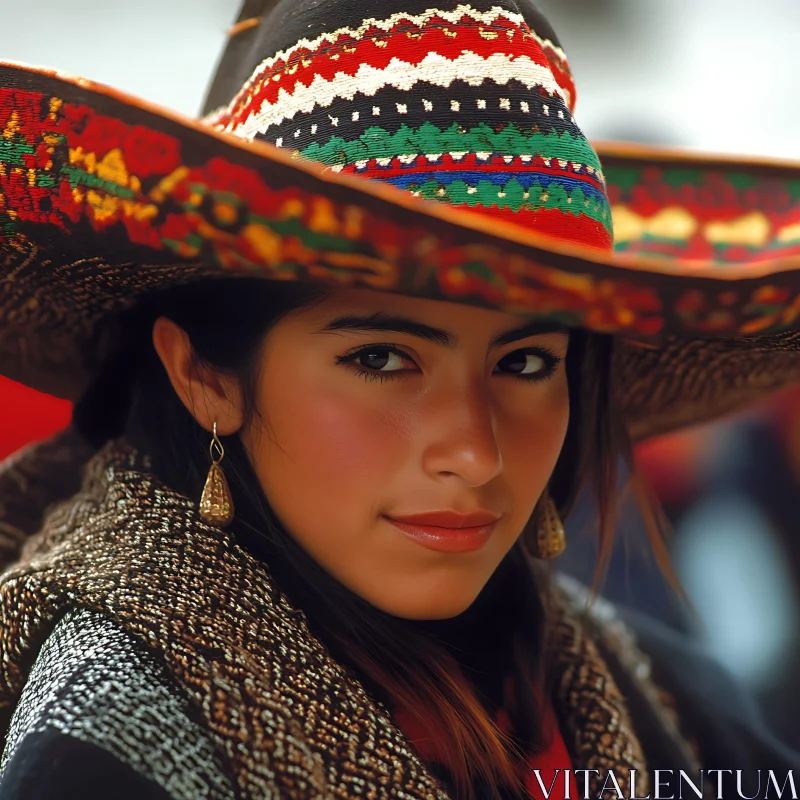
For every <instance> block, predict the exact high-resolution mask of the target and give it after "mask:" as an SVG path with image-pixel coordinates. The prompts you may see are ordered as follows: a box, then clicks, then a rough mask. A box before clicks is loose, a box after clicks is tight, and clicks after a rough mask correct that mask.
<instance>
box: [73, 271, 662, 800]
mask: <svg viewBox="0 0 800 800" xmlns="http://www.w3.org/2000/svg"><path fill="white" fill-rule="evenodd" d="M330 291H331V289H329V288H327V287H324V286H321V285H312V284H308V283H298V282H271V281H263V280H260V279H251V278H241V279H236V280H231V279H223V280H222V282H220V281H216V280H206V281H201V282H199V283H197V284H190V285H188V286H184V287H180V288H177V289H172V290H168V291H166V292H163V293H161V294H159V295H155V296H153V297H151V298H149V299H147V300H145V301H144V302H142V303H140V304H139V305H138V306H137V307H136V308H135V309H134V310H133V311H132V312H131V313H130V314H129V318H128V320H126V322H125V326H124V327H125V329H127V330H128V331H130V335H129V336H128V338H127V340H126V342H125V344H124V345H123V346H121V347H120V349H119V350H118V351H117V352H116V354H115V356H114V357H113V358H112V359H111V360H110V361H109V362H108V364H107V365H106V366H105V368H104V369H103V370H102V372H101V373H100V375H99V377H98V379H97V380H96V382H95V383H94V384H93V385H92V386H91V387H90V389H89V390H88V391H87V392H86V393H85V395H84V396H83V397H82V398H81V400H80V401H79V402H78V403H77V404H76V406H75V409H74V422H75V425H76V426H77V427H78V429H79V431H81V432H82V433H83V435H84V436H86V437H87V438H88V439H90V440H91V441H92V442H93V443H94V444H95V446H100V445H101V444H103V443H104V442H105V441H107V440H108V439H109V438H112V437H116V436H119V435H121V434H125V435H126V436H127V437H128V439H129V440H130V441H131V443H132V444H134V445H135V446H136V447H138V448H139V449H140V450H142V451H143V452H146V453H147V454H149V455H150V457H151V458H152V459H153V467H154V471H155V472H156V474H157V475H158V476H159V477H160V478H161V479H162V480H163V481H164V482H165V483H166V484H167V485H169V486H170V487H171V488H173V489H174V490H176V491H178V492H180V493H182V494H184V495H186V496H188V497H191V498H199V497H200V494H201V492H202V488H203V485H204V482H205V479H206V475H207V473H208V467H209V453H208V446H209V441H210V440H209V435H208V433H207V432H206V431H205V430H203V429H202V428H201V427H200V426H199V425H198V424H197V422H196V421H195V419H194V417H193V416H192V415H191V414H190V413H189V412H188V411H187V410H186V408H185V406H184V405H183V403H182V402H181V401H180V399H179V398H178V396H177V395H176V393H175V392H174V390H173V388H172V385H171V383H170V381H169V378H168V376H167V373H166V370H165V369H164V367H163V365H162V363H161V361H160V359H159V358H158V355H157V353H156V351H155V348H154V347H153V345H152V327H153V323H154V322H155V320H156V319H157V318H158V317H159V316H166V317H168V318H170V319H172V320H173V321H174V322H175V323H176V324H178V325H179V326H180V327H181V328H183V329H184V330H185V331H186V332H187V334H188V335H189V338H190V341H191V343H192V346H193V348H194V352H195V357H196V360H197V364H198V365H199V364H201V363H203V364H206V365H209V366H211V367H213V368H214V369H215V370H217V371H219V372H227V373H230V374H233V375H236V376H237V377H238V378H239V379H240V381H241V385H242V387H243V400H244V402H245V403H246V407H245V420H246V423H247V421H248V420H250V419H252V416H253V415H256V414H259V411H258V409H257V408H256V407H255V403H254V398H255V387H256V384H257V380H258V365H259V357H260V351H261V345H262V343H263V341H264V337H265V336H266V334H267V333H268V332H269V330H270V329H271V328H272V326H273V325H274V324H275V323H276V322H277V321H278V320H279V319H280V318H281V317H283V316H285V315H286V314H287V313H289V312H290V311H292V310H294V309H298V308H301V307H307V306H309V305H313V304H314V303H316V302H318V301H319V300H322V299H324V298H325V297H326V296H327V295H328V294H329V293H330ZM612 349H613V340H612V339H611V337H608V336H605V335H601V334H594V333H589V332H587V331H584V330H581V329H573V330H572V331H571V333H570V342H569V348H568V354H567V360H566V370H567V380H568V384H569V396H570V406H571V413H570V420H569V426H568V430H567V435H566V439H565V443H564V446H563V448H562V451H561V453H560V456H559V458H558V462H557V464H556V467H555V470H554V472H553V475H552V477H551V481H550V484H549V488H550V493H551V496H552V497H553V499H554V500H555V502H556V505H557V506H558V508H559V510H560V512H561V513H562V515H566V514H567V513H568V512H569V509H570V508H571V506H572V505H573V503H574V501H575V499H576V497H577V495H578V492H579V490H580V489H581V487H582V486H584V485H587V486H588V487H589V488H590V489H593V493H594V497H595V500H596V502H597V506H598V509H599V520H600V533H599V537H600V558H599V560H598V571H597V572H596V580H595V584H596V583H597V577H598V576H599V574H600V571H601V570H602V568H603V566H604V565H605V564H607V561H608V558H609V556H610V553H611V547H612V544H613V535H614V524H615V513H616V503H615V498H616V490H617V463H618V460H619V458H620V456H622V458H623V459H625V460H627V461H628V462H629V464H631V466H632V463H631V451H630V443H629V441H628V439H627V435H626V434H625V430H624V426H623V425H622V423H621V421H620V416H619V414H617V412H616V410H615V408H614V405H613V388H612V386H611V358H612ZM223 443H224V446H225V452H226V456H225V472H226V475H227V477H228V480H229V483H230V487H231V492H232V495H233V500H234V507H235V509H236V516H235V519H234V522H233V523H232V526H231V532H232V534H233V535H234V536H235V537H236V540H237V541H238V542H239V543H240V544H241V545H242V546H243V547H246V548H248V549H249V550H251V552H253V553H255V554H257V555H258V557H259V558H262V559H264V560H265V561H266V563H268V564H269V565H270V571H271V573H272V575H273V577H274V580H275V582H276V585H277V586H278V587H279V588H280V590H281V591H283V592H284V593H285V594H286V595H287V596H288V597H289V599H290V600H291V601H292V602H293V603H294V604H295V605H297V606H299V607H300V608H302V609H303V610H304V611H305V612H306V616H307V617H308V620H309V624H310V625H311V627H312V630H313V631H314V632H315V635H317V636H318V637H319V638H320V640H321V641H323V642H324V643H325V644H326V645H327V646H328V648H329V649H330V650H331V652H332V654H333V655H334V657H336V658H337V659H338V660H340V661H341V662H343V663H346V664H348V665H350V666H351V667H352V668H354V669H355V670H356V672H357V674H359V676H360V677H361V679H362V682H363V683H364V685H365V686H366V687H367V688H368V689H369V690H370V691H372V692H373V693H374V695H375V696H377V697H379V698H381V699H383V700H389V701H390V702H391V703H398V704H402V706H403V707H404V708H406V709H409V710H411V711H412V713H414V714H416V715H417V717H418V718H419V720H420V721H421V722H422V723H423V724H424V725H425V726H426V727H427V729H428V730H435V731H438V732H439V733H440V734H441V736H440V738H439V743H440V744H441V745H442V747H443V758H444V767H445V770H446V773H445V774H446V775H447V777H448V778H449V780H450V781H452V783H453V784H454V786H455V787H456V794H457V796H458V797H464V798H472V797H473V796H474V794H473V788H472V787H473V786H474V785H477V784H478V783H483V784H484V785H486V786H488V788H489V790H490V791H491V792H493V793H494V794H495V795H499V793H500V792H501V790H502V791H504V792H505V795H504V796H506V797H508V796H509V793H510V795H511V796H514V797H520V798H523V797H527V796H528V795H527V793H526V791H525V787H524V781H525V774H526V772H527V770H526V769H525V768H524V767H523V768H520V767H519V766H514V765H515V764H520V762H521V763H522V764H523V765H524V764H525V757H526V752H530V749H531V748H539V747H542V746H544V745H545V744H546V743H545V742H544V741H543V738H542V731H541V709H540V708H539V706H538V703H537V701H536V695H537V690H538V691H539V692H541V691H542V690H546V684H547V682H548V681H549V680H550V678H551V676H550V675H549V671H548V664H547V663H546V658H545V650H544V645H545V639H546V633H547V632H546V621H547V613H546V609H545V606H544V599H543V598H544V592H543V588H544V583H545V581H546V579H547V574H546V572H545V570H544V569H543V568H542V567H541V565H539V564H538V563H536V562H534V561H532V560H531V559H530V558H529V556H528V555H527V554H526V553H525V551H524V549H523V547H522V546H521V544H520V542H519V541H518V542H517V544H515V546H514V547H513V548H512V552H511V553H510V554H509V556H508V558H507V562H508V563H507V564H505V562H504V565H503V567H504V569H506V568H507V569H509V570H511V572H512V573H513V575H515V576H516V578H515V581H514V586H513V592H514V595H513V598H512V601H511V602H512V603H513V605H514V607H515V608H516V609H517V614H516V623H515V624H514V625H515V627H514V628H513V629H512V631H511V637H512V640H513V658H514V670H515V673H516V681H515V686H516V692H515V697H514V702H513V705H512V707H511V708H510V709H508V711H509V717H510V721H511V725H512V730H513V733H514V738H511V737H507V736H505V735H504V734H503V733H502V732H500V731H499V730H498V728H497V727H496V726H495V724H494V723H493V722H492V720H491V719H490V717H489V714H488V713H487V711H486V710H485V709H484V707H483V706H482V704H481V702H480V701H479V699H478V697H477V695H476V693H475V691H474V689H473V688H472V687H471V684H470V683H469V681H468V680H467V679H466V677H465V674H464V672H463V670H462V669H460V667H459V665H458V662H457V660H456V658H455V657H454V655H453V654H452V653H451V652H450V650H449V649H448V648H447V647H446V646H445V645H444V644H443V643H442V642H441V641H439V640H438V639H437V638H436V637H435V636H431V635H427V634H426V633H425V632H424V630H421V629H420V628H419V627H416V626H414V625H412V624H408V622H407V621H405V620H402V619H399V618H397V617H394V616H391V615H389V614H386V613H384V612H382V611H380V610H379V609H377V608H375V607H374V606H372V605H371V604H369V603H368V602H367V601H365V600H364V599H362V598H361V597H359V596H358V595H356V594H355V593H353V592H351V591H350V590H349V589H347V588H346V587H345V586H343V585H342V584H341V583H340V582H339V581H337V580H336V579H335V578H333V577H332V576H331V575H329V574H328V573H327V572H326V571H325V570H323V569H322V568H321V567H320V566H319V565H318V564H317V563H316V562H315V561H314V560H313V559H312V558H311V557H310V556H309V555H308V554H307V553H306V552H305V551H304V550H303V549H302V548H301V547H300V545H299V544H297V542H296V541H295V540H294V538H293V537H292V536H291V535H290V534H289V533H288V532H287V531H286V530H285V529H284V528H283V527H282V525H281V523H280V522H279V520H278V519H277V518H276V516H275V514H274V512H273V511H272V509H271V507H270V505H269V503H268V501H267V498H266V496H265V495H264V492H263V490H262V488H261V485H260V483H259V481H258V478H257V476H256V474H255V472H254V470H253V468H252V466H251V463H250V461H249V459H248V456H247V453H246V452H245V449H244V447H243V445H242V443H241V441H240V439H239V437H238V436H235V435H234V436H230V437H224V438H223ZM534 516H535V515H534ZM532 519H533V518H532ZM659 534H660V530H656V529H655V528H654V529H653V532H652V534H651V535H653V536H658V535H659ZM521 538H522V537H521ZM656 551H657V555H658V554H659V552H663V547H662V548H661V551H659V548H658V546H657V547H656ZM659 563H661V556H659ZM663 566H665V565H664V564H662V567H663ZM667 571H669V567H668V565H667ZM334 598H335V600H334ZM523 625H524V631H523V630H521V627H522V626H523Z"/></svg>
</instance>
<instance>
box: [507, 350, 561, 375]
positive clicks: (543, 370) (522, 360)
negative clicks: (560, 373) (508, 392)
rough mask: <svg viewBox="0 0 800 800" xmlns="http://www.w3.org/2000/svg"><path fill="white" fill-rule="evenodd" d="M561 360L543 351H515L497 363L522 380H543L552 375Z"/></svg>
mask: <svg viewBox="0 0 800 800" xmlns="http://www.w3.org/2000/svg"><path fill="white" fill-rule="evenodd" d="M560 360H561V359H560V358H558V356H556V355H555V354H554V353H551V352H550V351H549V350H545V349H539V348H537V349H535V350H515V351H514V352H513V353H509V354H508V355H507V356H505V357H503V358H501V359H500V361H498V362H497V366H498V367H500V366H501V365H502V366H503V367H504V368H506V369H508V370H509V371H510V372H511V374H513V375H515V376H517V377H519V378H520V379H522V380H528V381H534V380H544V379H545V378H549V377H550V375H552V374H553V372H554V370H555V368H556V367H557V366H558V362H559V361H560Z"/></svg>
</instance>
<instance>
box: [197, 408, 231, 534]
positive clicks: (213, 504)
mask: <svg viewBox="0 0 800 800" xmlns="http://www.w3.org/2000/svg"><path fill="white" fill-rule="evenodd" d="M215 445H216V448H217V450H218V451H219V460H215V459H214V446H215ZM208 450H209V453H210V454H211V469H209V470H208V478H206V485H205V486H204V487H203V495H202V497H201V498H200V516H201V517H202V518H203V519H204V520H205V521H206V522H208V523H209V524H210V525H216V526H217V527H219V528H224V527H225V526H226V525H228V524H230V522H231V520H232V519H233V498H232V497H231V490H230V487H229V486H228V481H227V479H226V478H225V473H224V472H223V471H222V467H220V463H221V461H222V459H223V458H224V457H225V448H224V447H223V446H222V442H221V441H220V440H219V437H218V436H217V423H216V422H214V438H213V439H212V440H211V444H210V445H209V448H208Z"/></svg>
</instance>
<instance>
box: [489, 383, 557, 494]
mask: <svg viewBox="0 0 800 800" xmlns="http://www.w3.org/2000/svg"><path fill="white" fill-rule="evenodd" d="M540 388H541V392H536V397H535V398H533V399H532V400H528V401H527V402H523V401H521V402H518V403H515V404H514V406H512V407H511V408H510V409H509V410H508V412H507V414H506V416H505V418H504V424H503V439H504V443H503V460H504V464H505V467H506V471H507V475H508V480H509V482H510V483H511V484H512V485H513V486H514V488H515V489H516V491H517V496H518V497H520V498H521V497H525V498H526V501H525V504H524V505H525V507H526V508H527V507H528V506H530V507H531V509H532V507H533V505H534V504H535V503H536V501H537V500H538V498H539V495H540V494H541V492H542V490H543V489H544V487H545V486H546V484H547V482H548V480H549V479H550V475H551V473H552V471H553V469H554V468H555V465H556V462H557V461H558V457H559V455H560V454H561V448H562V447H563V444H564V438H565V437H566V433H567V426H568V425H569V414H570V409H569V391H568V388H567V380H566V375H564V374H559V375H558V376H555V377H553V378H552V379H551V381H550V382H548V383H546V384H544V385H543V386H542V387H540Z"/></svg>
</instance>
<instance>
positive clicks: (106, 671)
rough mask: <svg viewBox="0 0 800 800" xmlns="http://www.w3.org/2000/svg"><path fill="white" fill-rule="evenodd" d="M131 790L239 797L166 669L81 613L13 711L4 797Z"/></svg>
mask: <svg viewBox="0 0 800 800" xmlns="http://www.w3.org/2000/svg"><path fill="white" fill-rule="evenodd" d="M55 786H58V787H59V791H60V792H61V793H60V794H53V787H55ZM123 786H124V787H125V790H126V791H131V792H134V793H133V794H130V795H124V796H125V797H127V796H130V797H134V796H136V797H147V798H154V800H162V799H163V800H166V799H167V798H172V799H173V800H194V798H208V799H209V800H230V799H231V798H233V797H234V791H233V788H232V786H231V784H230V781H229V779H228V778H227V776H226V775H225V772H224V769H223V768H222V765H221V762H220V759H219V758H218V754H217V752H216V750H215V747H214V743H213V741H212V740H211V738H210V736H209V734H208V732H207V731H206V730H205V729H204V728H203V726H202V725H201V723H200V721H199V719H198V718H197V717H196V715H195V712H194V709H193V708H192V706H191V703H190V701H189V699H188V698H187V697H186V696H185V694H184V693H183V692H182V691H181V690H180V688H179V687H178V685H177V684H176V683H175V682H174V680H173V679H172V678H171V676H170V675H169V674H168V673H167V672H166V670H165V668H164V667H163V665H162V664H161V662H160V661H159V660H158V659H157V658H156V657H155V655H154V654H153V653H152V652H151V651H150V650H149V649H148V648H146V647H145V646H143V645H142V644H141V643H140V642H139V640H137V639H135V638H134V637H133V636H131V635H130V634H128V633H127V632H126V631H125V630H124V629H123V628H121V627H120V626H119V625H117V624H116V623H115V622H113V621H112V620H110V619H109V618H107V617H105V616H104V615H103V614H100V613H98V612H95V611H92V610H89V609H84V608H77V609H73V610H71V611H70V612H69V613H68V614H67V615H66V616H64V617H63V618H62V619H61V621H60V622H59V623H58V625H57V626H56V627H55V628H54V630H53V632H52V634H51V635H50V636H49V638H48V639H47V641H46V642H45V644H44V645H43V647H42V649H41V650H40V652H39V654H38V657H37V659H36V662H35V664H34V666H33V668H32V670H31V673H30V675H29V678H28V681H27V683H26V685H25V687H24V690H23V693H22V695H21V697H20V700H19V702H18V704H17V707H16V709H15V712H14V716H13V718H12V721H11V725H10V728H9V731H8V735H7V738H6V744H5V750H4V752H3V755H2V759H0V795H2V797H3V798H9V800H12V799H13V798H20V799H21V798H25V800H28V798H36V797H45V796H46V797H48V798H57V797H65V798H66V797H73V796H81V797H84V796H85V797H93V796H95V795H94V794H92V792H95V793H96V794H97V796H101V795H102V796H115V797H122V796H123V794H121V792H122V787H123ZM129 787H130V788H129ZM137 787H138V788H137Z"/></svg>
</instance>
